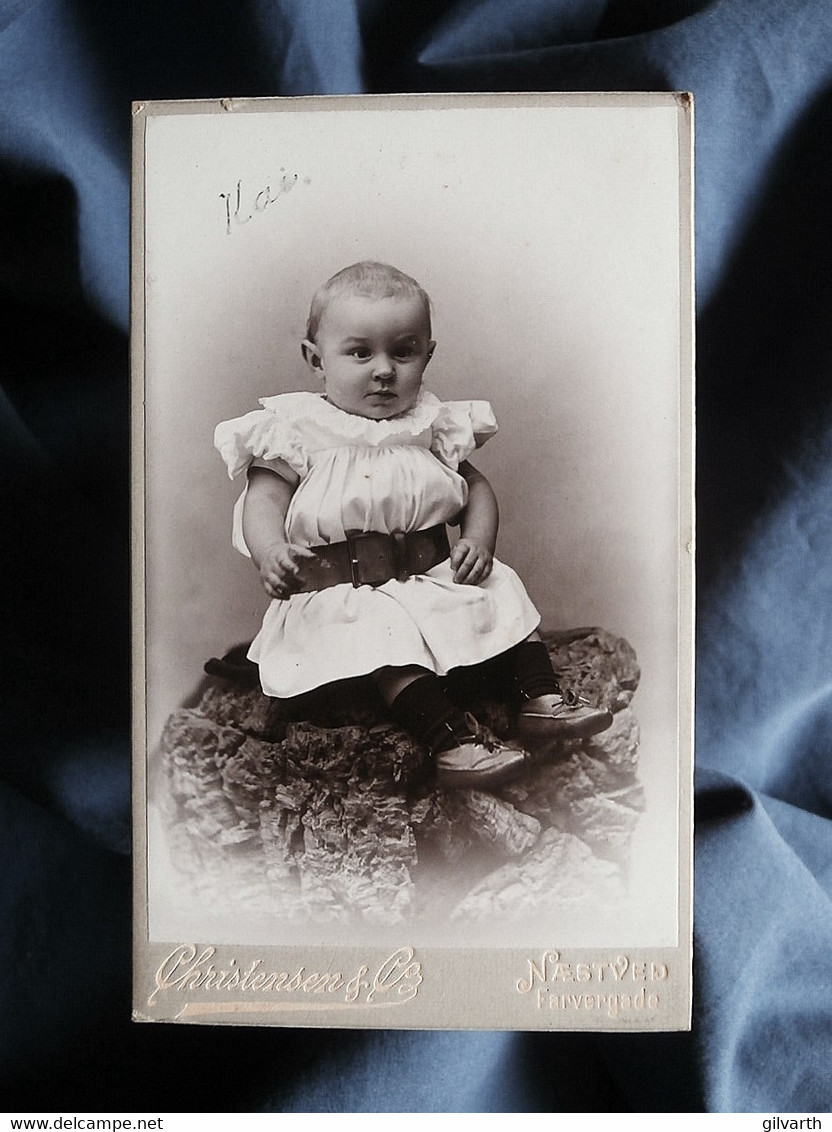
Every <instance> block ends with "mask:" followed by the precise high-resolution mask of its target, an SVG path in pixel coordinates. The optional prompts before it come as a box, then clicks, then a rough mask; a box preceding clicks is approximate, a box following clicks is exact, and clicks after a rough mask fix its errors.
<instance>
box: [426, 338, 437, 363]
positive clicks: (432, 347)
mask: <svg viewBox="0 0 832 1132" xmlns="http://www.w3.org/2000/svg"><path fill="white" fill-rule="evenodd" d="M435 349H436V343H435V342H434V340H433V339H432V338H431V340H430V342H428V361H430V360H431V358H432V357H433V351H434V350H435Z"/></svg>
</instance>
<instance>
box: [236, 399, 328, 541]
mask: <svg viewBox="0 0 832 1132" xmlns="http://www.w3.org/2000/svg"><path fill="white" fill-rule="evenodd" d="M296 400H297V398H294V399H293V398H292V396H291V395H287V396H286V397H285V398H281V397H272V398H269V406H270V407H268V408H263V409H255V410H254V412H251V413H246V415H245V416H243V417H236V418H235V419H234V420H231V421H223V422H222V423H221V424H219V425H217V427H216V429H215V430H214V447H215V448H216V449H217V451H218V452H219V454H220V456H222V458H223V460H224V461H225V466H226V468H227V469H228V475H229V476H230V477H231V479H234V477H235V476H239V475H241V474H242V473H243V472H245V471H247V470H248V469H249V468H251V467H255V468H269V469H270V470H271V471H273V472H276V473H277V474H278V475H279V476H282V477H283V478H284V479H285V480H287V481H288V482H289V483H290V484H292V486H294V485H295V484H297V483H298V481H299V480H300V478H301V477H302V476H304V475H305V474H306V472H307V471H308V459H307V453H306V448H305V445H304V444H303V441H302V439H301V433H300V429H299V428H298V424H297V420H296V418H297V415H298V414H297V412H296V411H293V410H297V407H298V406H297V405H296ZM271 406H273V407H271ZM284 406H285V410H286V411H282V410H283V409H284ZM247 493H248V483H246V486H245V487H244V488H243V492H242V495H241V496H240V498H239V499H238V500H237V503H236V505H235V507H234V514H233V519H232V533H231V542H232V545H233V546H234V548H235V549H236V550H239V552H240V553H241V554H244V555H245V556H246V557H247V558H250V557H251V553H250V551H249V549H248V546H247V545H246V540H245V538H244V536H243V509H244V507H245V500H246V495H247Z"/></svg>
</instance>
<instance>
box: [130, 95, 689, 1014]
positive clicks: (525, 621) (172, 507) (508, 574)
mask: <svg viewBox="0 0 832 1132" xmlns="http://www.w3.org/2000/svg"><path fill="white" fill-rule="evenodd" d="M691 154H692V104H691V99H690V97H689V96H688V95H684V94H541V95H531V94H529V95H527V94H517V95H485V96H483V95H456V96H444V97H434V96H391V97H387V96H378V97H360V98H358V97H356V98H329V97H327V98H298V99H266V100H223V101H221V102H191V103H187V102H183V103H146V104H145V103H138V104H136V105H135V107H134V183H133V187H134V198H133V334H132V344H133V407H134V436H133V444H134V513H135V523H134V618H135V621H134V657H135V704H136V711H135V742H134V751H135V774H134V781H135V829H136V854H135V860H136V876H135V996H134V1010H135V1015H134V1016H135V1018H136V1019H137V1020H141V1021H171V1020H177V1021H182V1022H206V1023H218V1022H227V1023H237V1024H257V1025H290V1026H297V1025H310V1026H342V1027H379V1028H382V1027H413V1028H426V1027H457V1028H471V1027H477V1028H494V1029H496V1028H510V1029H525V1030H537V1029H540V1030H545V1029H573V1030H578V1029H590V1030H666V1029H684V1028H687V1027H688V1025H689V1018H690V994H691V987H690V978H691V867H692V862H691V775H692V769H691V763H692V713H693V690H692V684H693V663H692V653H693V618H692V607H693V559H692V539H693V502H692V500H693V486H692V452H693V436H692V433H693V409H692V405H693V341H692V339H693V332H692V322H693V294H692V292H693V284H692V270H693V267H692V259H693V256H692V234H691V233H692V218H691V212H692V157H691ZM354 264H370V265H375V266H369V267H367V266H365V267H361V268H356V269H354V270H353V271H352V272H347V273H346V274H344V275H340V276H339V281H336V282H335V283H333V284H330V286H329V287H328V288H327V289H324V291H320V290H319V289H320V288H321V287H322V285H323V284H324V283H325V282H326V281H327V280H330V279H331V277H333V276H335V275H336V274H337V273H339V272H341V271H342V269H344V268H347V267H349V266H351V265H354ZM377 265H391V266H392V267H393V268H395V269H396V270H395V271H391V270H390V269H389V267H379V266H377ZM401 273H403V275H404V276H406V277H407V279H405V280H404V281H402V279H403V277H402V274H401ZM414 280H415V281H416V282H415V283H414V282H413V281H414ZM316 294H317V296H318V297H317V299H316V304H317V306H316V308H315V309H313V312H312V315H311V316H310V301H311V299H312V296H313V295H316ZM428 302H429V306H428V305H426V304H427V303H428ZM316 311H317V313H316ZM308 319H309V321H307V320H308ZM434 343H435V345H434ZM428 362H429V363H430V364H429V365H428ZM261 400H262V402H263V403H261ZM221 422H225V423H224V424H222V427H221V428H220V429H219V431H218V432H217V434H216V445H217V446H216V447H215V429H217V426H218V425H220V424H221ZM496 425H499V431H495V429H496ZM486 441H487V443H486ZM475 447H476V448H477V451H476V452H474V451H473V450H474V448H475ZM480 448H481V451H480V450H479V449H480ZM469 458H470V459H469ZM474 469H476V470H474ZM229 472H231V473H233V474H234V478H233V482H232V479H230V478H229ZM482 477H485V479H484V480H483V479H482ZM483 485H485V486H483ZM488 485H490V491H489V488H488ZM492 492H493V495H492V494H491V493H492ZM494 499H496V503H497V506H498V508H499V539H498V541H497V545H496V555H495V559H494V560H493V562H492V559H491V557H490V550H491V546H490V540H491V539H492V537H493V531H494V529H495V525H496V512H495V509H494V507H493V502H492V503H489V500H494ZM460 519H461V523H462V525H461V527H460V526H459V525H455V524H458V522H459V521H460ZM353 531H355V532H357V533H358V534H359V535H365V534H366V533H367V532H376V535H374V536H372V537H371V538H370V539H369V540H368V539H366V538H364V539H362V538H357V537H354V535H353V533H352V532H353ZM425 531H428V534H424V532H425ZM415 532H419V534H418V537H417V536H416V534H415ZM446 533H447V534H448V535H449V536H450V545H451V547H454V545H455V543H456V540H457V539H459V538H460V537H461V539H462V541H461V542H460V543H459V544H458V546H457V548H456V549H453V550H452V557H451V558H450V560H449V559H448V547H447V546H446V544H445V542H444V539H445V536H446ZM287 543H290V544H292V546H293V547H295V548H297V547H300V548H302V549H301V550H297V549H295V550H288V551H287V550H286V544H287ZM322 547H326V548H328V549H327V550H326V551H324V550H322V549H321V548H322ZM472 547H473V550H472ZM310 548H311V549H310ZM379 548H381V549H379ZM241 551H243V553H241ZM246 551H248V552H250V553H251V555H252V556H253V559H254V562H253V561H252V558H250V557H248V556H247V554H246V553H245V552H246ZM471 554H473V556H474V557H473V558H472V559H470V561H469V559H468V557H467V556H468V555H471ZM339 556H340V557H339ZM374 556H375V557H374ZM376 558H378V562H377V561H376ZM336 559H337V562H336ZM371 559H372V561H370V560H371ZM311 561H314V563H315V564H316V568H317V569H318V573H317V574H316V575H315V577H317V578H318V581H314V579H313V581H312V582H308V579H309V577H311V575H310V574H308V573H307V572H306V571H307V570H312V568H313V567H312V565H311V564H310V562H311ZM460 561H469V564H470V562H473V563H474V566H475V568H476V571H477V572H476V573H473V574H472V575H471V576H469V577H468V578H467V579H466V578H463V579H462V580H460V578H459V577H458V576H457V573H456V572H458V571H459V570H460V566H459V563H460ZM255 562H256V563H257V565H255V564H254V563H255ZM379 563H381V565H379ZM258 567H259V569H258ZM467 568H468V567H466V569H467ZM472 569H473V567H472ZM489 569H490V570H491V573H490V574H489V572H488V571H489ZM374 570H379V571H380V572H381V573H380V575H379V576H376V575H375V574H373V571H374ZM269 571H272V573H271V574H270V573H269ZM327 571H329V573H327ZM303 579H307V582H308V584H306V583H304V585H303V586H301V581H302V580H303ZM530 611H531V612H530ZM538 617H539V623H540V626H539V627H540V635H541V637H542V640H543V642H544V643H545V646H546V649H544V651H543V662H542V663H544V667H545V663H546V653H547V651H548V656H549V657H550V658H551V661H552V663H553V665H554V668H555V669H556V671H557V678H558V684H559V687H560V689H561V697H560V701H558V699H557V695H558V694H557V693H556V692H554V691H552V690H551V689H549V686H548V685H547V686H546V688H545V689H544V690H543V691H541V689H540V688H539V687H538V688H537V690H536V691H534V694H532V692H530V691H529V690H528V679H529V677H528V672H526V674H525V675H523V672H520V673H519V674H518V667H517V666H518V664H520V661H519V660H518V656H520V653H518V652H517V650H516V649H515V646H517V645H518V644H519V642H521V641H522V640H523V639H525V638H526V637H527V636H528V635H529V634H530V633H531V632H532V630H533V629H534V626H535V624H536V623H537V620H538ZM255 638H256V641H255V644H254V646H252V645H251V642H252V641H254V640H255ZM521 651H522V650H521ZM533 652H534V655H535V657H537V660H536V661H535V664H539V663H541V662H540V656H541V653H540V650H539V648H538V649H537V650H536V651H535V650H533ZM522 655H523V656H524V657H526V658H528V657H529V656H531V655H532V654H531V653H530V652H528V650H526V651H525V652H523V653H522ZM524 663H525V662H524ZM521 667H522V666H521ZM524 671H525V670H524ZM414 672H415V674H416V675H421V679H422V680H423V681H424V683H423V685H422V686H421V688H420V689H417V690H416V692H414V693H413V695H414V696H416V695H417V694H418V696H422V695H423V694H424V695H428V694H429V695H431V696H432V695H433V694H434V691H437V690H438V695H439V697H440V701H439V702H441V704H443V705H450V710H451V711H452V712H453V713H454V715H453V719H454V720H455V721H457V722H456V723H454V725H453V726H454V727H456V728H457V731H456V732H455V736H456V737H455V739H454V740H453V742H451V743H450V748H449V747H448V745H447V744H445V746H444V748H443V745H442V744H441V743H439V742H437V741H434V740H430V741H429V740H428V738H427V737H426V736H427V733H428V731H429V727H428V726H427V725H425V726H426V729H425V730H424V731H423V732H422V733H420V732H419V729H418V727H416V726H415V725H414V726H410V724H408V722H407V720H405V719H404V718H403V715H402V712H403V711H404V709H403V708H401V704H402V703H403V702H404V701H403V700H396V702H395V704H394V707H393V708H392V709H391V708H390V707H389V706H388V705H389V704H390V702H391V701H393V700H394V699H395V696H396V695H398V694H399V693H400V692H401V691H402V690H403V689H404V688H406V687H410V688H412V687H413V676H414ZM430 672H433V673H435V674H437V676H436V677H433V678H428V676H427V674H428V673H430ZM403 674H404V676H403ZM437 677H438V680H437ZM549 678H551V676H550V677H549ZM524 680H525V681H526V684H524V683H523V681H524ZM396 681H399V683H398V684H397V683H396ZM408 681H410V683H408ZM544 683H545V680H544ZM428 688H429V689H430V692H429V693H428V692H427V691H425V689H428ZM518 689H519V691H518ZM524 691H525V698H524V697H523V695H522V694H521V693H523V692H524ZM544 693H545V696H546V697H547V698H546V700H545V704H546V706H545V710H544V711H543V713H542V714H540V713H537V714H534V715H530V712H529V709H528V708H525V709H523V705H528V704H529V703H530V702H532V701H534V702H535V703H537V704H538V706H539V703H540V697H541V696H544ZM419 703H420V704H421V705H422V706H420V707H419V711H420V712H422V715H420V716H419V719H423V718H427V716H425V715H424V713H425V712H426V711H427V709H426V708H424V704H423V702H422V700H420V701H419ZM518 709H523V710H524V711H525V714H524V715H522V716H521V717H518V716H517V712H518ZM431 710H432V711H433V712H434V714H433V715H432V716H430V719H431V720H433V721H434V722H435V716H436V706H435V703H434V705H433V707H432V708H431ZM442 710H443V711H444V707H443V709H442ZM466 713H467V714H466ZM440 714H441V713H440ZM428 715H430V712H428ZM460 717H461V718H462V719H463V721H464V723H465V726H466V727H468V728H469V729H473V731H472V732H471V734H470V735H469V737H468V738H461V737H460V734H459V726H458V720H459V718H460ZM407 718H408V719H412V713H411V716H409V717H407ZM443 718H444V717H443ZM441 722H442V721H441V720H440V723H441ZM430 726H433V724H432V723H431V724H430ZM481 726H484V727H487V728H489V729H490V730H489V731H488V733H486V732H483V731H481V730H480V727H481ZM431 734H432V733H431ZM428 748H432V750H433V753H432V755H431V754H429V753H428ZM495 768H496V770H495Z"/></svg>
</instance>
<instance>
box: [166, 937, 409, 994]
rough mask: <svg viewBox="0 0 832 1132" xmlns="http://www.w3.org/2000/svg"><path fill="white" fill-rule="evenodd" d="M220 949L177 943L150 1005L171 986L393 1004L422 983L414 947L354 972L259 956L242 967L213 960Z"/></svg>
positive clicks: (183, 989) (186, 989)
mask: <svg viewBox="0 0 832 1132" xmlns="http://www.w3.org/2000/svg"><path fill="white" fill-rule="evenodd" d="M216 953H217V949H216V948H215V947H205V948H203V949H202V950H201V951H200V950H199V948H197V947H196V945H195V944H181V945H180V946H178V947H176V948H174V950H173V951H171V953H170V954H169V955H167V956H166V957H165V958H164V959H163V960H162V962H161V963H160V964H159V967H158V969H157V971H156V977H155V983H156V986H155V989H154V990H153V991H152V992H151V994H150V997H149V998H148V1000H147V1004H148V1006H152V1005H153V1004H154V1002H156V1000H157V996H159V995H160V994H163V993H165V992H168V991H178V992H179V993H185V994H187V993H189V992H193V991H216V992H221V991H233V992H240V991H257V992H259V993H260V994H275V995H302V996H303V995H323V996H325V997H329V996H332V997H333V999H335V1000H336V1001H337V1002H340V1003H346V1004H347V1005H358V1006H361V1005H380V1004H382V1003H383V1004H385V1005H389V1004H392V1003H396V1004H400V1003H405V1002H409V1001H410V1000H411V999H412V998H414V997H415V996H416V994H417V992H418V990H419V986H420V985H421V983H422V965H421V963H419V962H418V961H417V960H415V959H414V954H415V953H414V950H413V948H412V947H400V948H398V950H397V951H394V952H393V954H392V955H389V956H388V957H387V958H386V959H385V960H384V962H383V963H381V964H380V965H379V966H378V967H376V968H375V971H374V972H373V973H371V971H372V968H371V966H370V964H368V963H361V964H359V965H358V968H357V970H356V971H355V973H349V972H346V971H345V972H342V971H316V970H314V969H312V968H310V967H307V966H305V965H303V964H301V965H300V966H298V967H297V968H295V969H294V970H291V971H269V970H266V969H265V968H264V966H263V960H262V959H254V960H252V961H251V962H250V963H249V965H248V966H247V967H246V968H242V967H241V966H240V965H239V964H238V963H237V960H236V959H233V958H232V959H229V960H228V961H227V962H223V963H214V962H212V960H214V957H215V956H216Z"/></svg>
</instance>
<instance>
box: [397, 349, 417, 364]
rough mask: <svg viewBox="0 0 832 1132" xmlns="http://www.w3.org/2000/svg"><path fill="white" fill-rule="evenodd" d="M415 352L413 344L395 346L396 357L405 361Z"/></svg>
mask: <svg viewBox="0 0 832 1132" xmlns="http://www.w3.org/2000/svg"><path fill="white" fill-rule="evenodd" d="M415 353H416V347H415V346H397V347H396V357H397V358H401V359H402V360H404V361H406V360H407V359H408V358H412V357H413V355H414V354H415Z"/></svg>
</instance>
